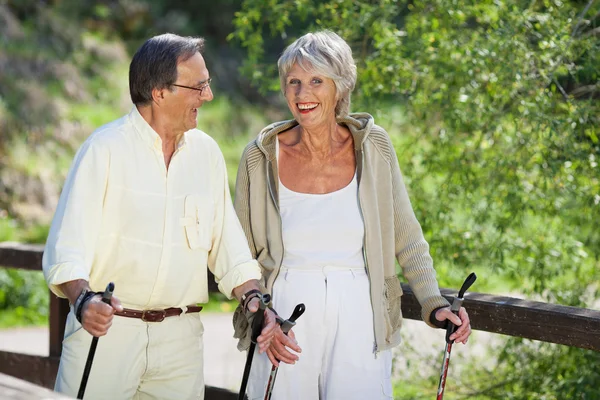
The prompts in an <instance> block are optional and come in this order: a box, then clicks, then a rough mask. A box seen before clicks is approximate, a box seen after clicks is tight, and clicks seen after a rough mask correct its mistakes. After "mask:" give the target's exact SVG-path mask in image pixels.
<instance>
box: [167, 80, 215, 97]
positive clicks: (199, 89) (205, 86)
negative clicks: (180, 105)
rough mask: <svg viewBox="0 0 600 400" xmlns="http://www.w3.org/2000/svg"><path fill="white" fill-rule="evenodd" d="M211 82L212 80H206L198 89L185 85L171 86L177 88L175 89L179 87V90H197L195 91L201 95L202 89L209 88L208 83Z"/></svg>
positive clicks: (174, 84)
mask: <svg viewBox="0 0 600 400" xmlns="http://www.w3.org/2000/svg"><path fill="white" fill-rule="evenodd" d="M211 81H212V78H208V79H207V80H206V82H204V83H203V84H202V86H200V87H193V86H185V85H177V84H176V83H173V86H177V87H181V88H185V89H192V90H197V91H199V92H200V94H202V91H203V90H204V89H206V88H207V87H209V86H210V82H211Z"/></svg>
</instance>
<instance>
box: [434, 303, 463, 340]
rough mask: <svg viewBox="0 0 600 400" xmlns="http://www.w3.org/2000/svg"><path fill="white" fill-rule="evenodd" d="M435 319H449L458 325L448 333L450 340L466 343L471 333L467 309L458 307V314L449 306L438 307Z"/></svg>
mask: <svg viewBox="0 0 600 400" xmlns="http://www.w3.org/2000/svg"><path fill="white" fill-rule="evenodd" d="M435 319H437V320H438V321H445V320H447V319H449V320H450V321H451V322H452V323H453V324H454V325H456V326H457V327H458V329H457V330H456V332H454V333H453V334H452V335H450V340H454V341H455V342H458V343H463V344H467V341H468V340H469V336H470V335H471V321H470V320H469V314H467V310H465V308H464V307H461V308H460V310H459V311H458V316H457V315H456V314H454V313H453V312H452V310H451V309H450V306H448V307H444V308H440V309H439V310H437V311H436V313H435Z"/></svg>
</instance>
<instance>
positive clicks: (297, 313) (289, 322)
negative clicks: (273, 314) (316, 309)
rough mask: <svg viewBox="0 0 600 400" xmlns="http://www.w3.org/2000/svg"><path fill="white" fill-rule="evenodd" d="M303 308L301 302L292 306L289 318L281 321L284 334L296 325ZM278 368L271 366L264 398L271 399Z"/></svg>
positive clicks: (304, 308)
mask: <svg viewBox="0 0 600 400" xmlns="http://www.w3.org/2000/svg"><path fill="white" fill-rule="evenodd" d="M305 310H306V307H305V306H304V304H302V303H300V304H298V305H297V306H296V308H294V312H293V313H292V316H291V317H290V319H287V320H285V321H283V323H282V324H281V330H282V331H283V333H285V334H286V335H287V334H288V332H289V331H290V329H292V328H293V327H294V326H295V325H296V320H297V319H298V318H300V316H301V315H302V314H304V311H305ZM278 369H279V367H276V366H274V365H273V366H272V367H271V375H270V376H269V382H268V383H267V391H266V392H265V399H264V400H271V393H272V392H273V386H275V378H277V370H278Z"/></svg>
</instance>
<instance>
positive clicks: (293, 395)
mask: <svg viewBox="0 0 600 400" xmlns="http://www.w3.org/2000/svg"><path fill="white" fill-rule="evenodd" d="M299 303H304V304H305V305H306V311H305V313H304V315H302V316H301V317H300V318H299V319H298V321H297V325H296V326H295V327H294V328H293V331H294V333H295V334H296V340H297V341H298V344H299V345H300V347H302V353H301V354H299V357H300V359H299V361H298V362H296V364H294V365H289V364H284V363H281V364H280V367H279V371H278V374H277V379H276V381H275V386H274V389H273V397H272V399H273V400H294V399H298V400H300V399H302V400H313V399H314V400H317V399H322V400H338V399H344V400H352V399H355V400H364V399H391V398H392V383H391V372H392V354H391V351H389V350H387V351H382V352H380V353H378V354H377V356H376V355H375V354H374V352H373V349H374V345H375V340H374V331H373V311H372V308H371V299H370V294H369V279H368V276H367V274H366V272H365V270H364V269H352V270H351V269H347V268H345V269H342V268H338V267H324V268H321V269H318V270H310V271H307V270H304V269H302V270H301V269H286V268H282V269H281V271H280V273H279V276H278V277H277V280H276V281H275V284H274V286H273V306H274V307H275V309H276V310H277V312H278V313H279V315H280V316H281V317H282V318H289V317H290V315H291V313H292V311H293V310H294V308H295V306H296V305H297V304H299ZM270 371H271V362H270V361H269V359H268V357H267V356H266V354H259V353H258V351H257V352H256V353H255V355H254V361H253V364H252V370H251V373H250V380H249V383H248V392H247V393H248V398H249V399H250V400H254V399H263V398H264V396H265V390H266V385H267V381H268V378H269V374H270Z"/></svg>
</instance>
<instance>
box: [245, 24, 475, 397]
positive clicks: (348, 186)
mask: <svg viewBox="0 0 600 400" xmlns="http://www.w3.org/2000/svg"><path fill="white" fill-rule="evenodd" d="M278 66H279V76H280V79H281V89H282V91H283V94H284V95H285V99H286V101H287V104H288V107H289V109H290V111H291V112H292V115H293V117H294V119H292V120H289V121H283V122H276V123H273V124H271V125H269V126H267V127H266V128H264V129H263V130H262V131H261V132H260V134H259V135H258V137H257V139H256V140H255V141H253V142H252V143H250V144H249V145H248V147H247V148H246V149H245V151H244V154H243V156H242V160H241V162H240V166H239V170H238V177H237V185H236V196H235V208H236V211H237V213H238V216H239V218H240V221H241V223H242V227H243V228H244V231H245V233H246V236H247V238H248V242H249V244H250V248H251V250H252V252H253V255H254V256H255V257H256V258H257V260H258V261H259V263H260V265H261V266H262V271H263V276H264V281H265V286H266V290H267V291H269V292H271V293H272V296H273V297H272V298H273V307H274V308H275V309H276V310H277V312H278V313H279V315H281V316H282V317H287V316H289V315H290V313H291V312H292V310H293V309H294V307H295V306H296V304H298V303H304V304H305V305H306V313H305V314H304V316H303V317H302V318H301V319H300V320H299V321H298V324H297V326H296V327H295V328H294V331H295V332H294V333H290V337H286V336H284V335H283V334H282V333H281V332H278V334H277V335H276V337H275V339H274V340H273V341H272V342H271V344H270V347H269V349H268V350H267V354H259V355H257V357H256V358H255V363H254V366H253V368H252V373H251V376H250V383H249V387H248V397H249V399H262V398H264V395H265V387H266V385H267V381H268V376H269V371H270V368H271V363H273V364H274V365H278V361H283V362H285V363H288V364H289V365H282V367H281V368H280V369H279V372H278V376H277V382H276V385H275V388H274V391H273V399H285V400H291V399H303V400H306V399H330V400H332V399H346V400H347V399H361V400H362V399H387V398H391V397H392V383H391V380H390V378H391V363H392V355H391V348H392V347H394V346H396V345H397V344H398V343H399V342H400V326H401V323H402V315H401V310H400V296H401V295H402V289H401V287H400V282H399V280H398V277H397V275H396V266H395V261H396V260H397V261H398V263H399V264H400V266H401V267H402V272H403V275H404V277H405V278H406V279H407V280H408V282H409V284H410V286H411V288H412V290H413V291H414V293H415V295H416V297H417V299H418V301H419V303H420V304H421V307H422V317H423V320H424V321H425V322H426V323H427V324H429V325H431V326H432V327H435V326H443V325H444V324H445V322H446V321H445V320H446V319H449V320H451V321H452V322H453V323H455V324H456V325H460V327H459V329H458V330H457V331H456V332H455V333H454V334H453V335H452V336H451V339H454V340H455V341H457V342H462V343H466V342H467V338H468V337H469V335H470V332H471V328H470V323H469V318H468V316H467V313H466V311H465V310H464V309H461V310H460V312H459V316H458V317H457V316H456V315H454V314H452V312H451V311H450V308H449V304H448V302H447V301H446V300H445V299H444V298H443V297H442V296H441V295H440V291H439V288H438V284H437V280H436V274H435V271H434V269H433V262H432V259H431V257H430V255H429V246H428V244H427V242H426V241H425V239H424V238H423V233H422V230H421V227H420V225H419V222H418V221H417V219H416V218H415V215H414V212H413V210H412V208H411V204H410V200H409V198H408V194H407V190H406V187H405V185H404V182H403V180H402V175H401V173H400V168H399V166H398V160H397V157H396V154H395V152H394V148H393V146H392V144H391V141H390V138H389V137H388V134H387V133H386V131H385V130H384V129H383V128H381V127H379V126H377V125H375V122H374V120H373V117H372V116H371V115H369V114H366V113H357V114H349V108H350V94H351V92H352V90H353V89H354V85H355V82H356V66H355V63H354V60H353V58H352V51H351V50H350V47H349V46H348V44H346V42H345V41H344V40H343V39H341V38H340V37H339V36H338V35H336V34H335V33H333V32H329V31H322V32H317V33H309V34H306V35H304V36H303V37H301V38H299V39H298V40H296V41H295V42H294V43H292V44H291V45H290V46H289V47H288V48H287V49H286V50H285V52H284V53H283V55H282V56H281V58H280V59H279V62H278ZM294 338H295V340H293V339H294ZM296 343H298V344H300V345H301V346H302V349H300V347H299V346H298V344H296ZM290 350H291V351H290ZM299 352H301V356H300V357H298V355H297V354H298V353H299ZM269 359H270V361H271V362H269Z"/></svg>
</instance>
